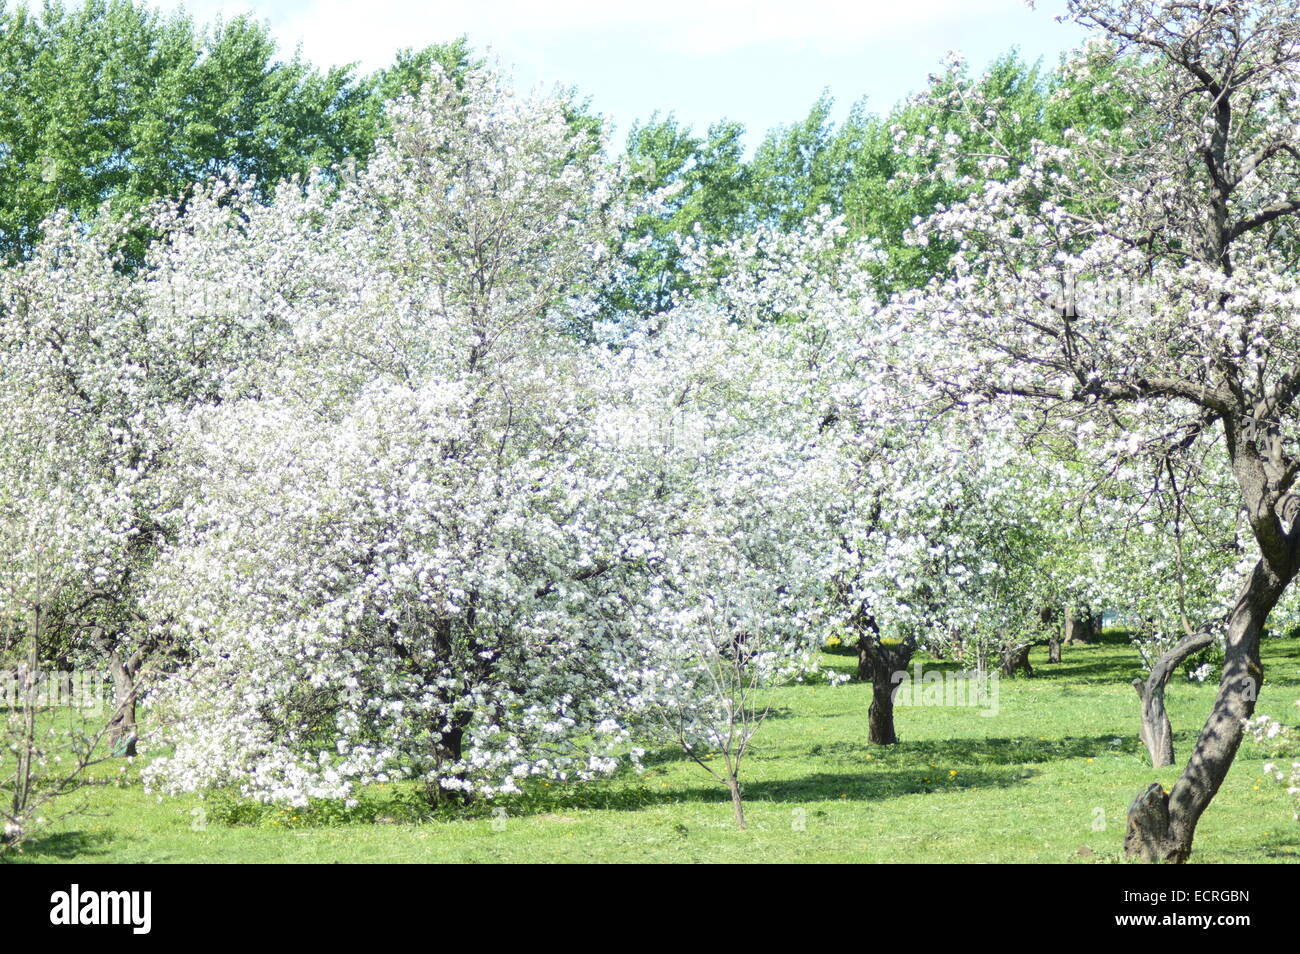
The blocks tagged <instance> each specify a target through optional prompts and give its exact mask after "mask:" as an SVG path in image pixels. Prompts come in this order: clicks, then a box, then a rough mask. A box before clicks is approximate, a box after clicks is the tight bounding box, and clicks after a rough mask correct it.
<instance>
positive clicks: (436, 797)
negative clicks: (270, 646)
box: [425, 716, 473, 805]
mask: <svg viewBox="0 0 1300 954" xmlns="http://www.w3.org/2000/svg"><path fill="white" fill-rule="evenodd" d="M468 726H469V717H468V716H459V717H458V718H457V719H456V720H455V721H454V722H452V724H451V725H450V726H449V727H448V728H446V729H442V730H440V734H441V736H442V739H441V740H440V741H439V742H438V745H437V749H436V762H437V774H438V775H439V776H440V778H439V781H437V782H434V783H432V784H429V783H428V782H426V784H425V797H426V798H427V799H428V800H429V802H430V803H431V804H433V805H448V804H456V805H465V804H468V803H469V802H470V801H472V800H473V795H472V794H471V793H470V792H468V791H466V790H465V789H461V788H444V787H443V785H442V784H441V777H442V776H443V774H444V772H443V766H444V765H447V764H453V765H454V764H455V763H457V762H459V761H460V760H461V758H462V757H463V756H464V746H465V730H466V728H468Z"/></svg>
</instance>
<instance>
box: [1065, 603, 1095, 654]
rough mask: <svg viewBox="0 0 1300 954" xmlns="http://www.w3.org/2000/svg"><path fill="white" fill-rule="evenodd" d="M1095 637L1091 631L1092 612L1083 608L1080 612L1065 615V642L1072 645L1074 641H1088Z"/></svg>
mask: <svg viewBox="0 0 1300 954" xmlns="http://www.w3.org/2000/svg"><path fill="white" fill-rule="evenodd" d="M1095 638H1096V633H1094V632H1093V626H1092V614H1091V613H1090V612H1088V611H1087V610H1085V611H1084V612H1082V613H1073V612H1072V613H1067V614H1066V615H1065V644H1066V645H1067V646H1073V645H1074V644H1075V643H1090V642H1092V641H1093V640H1094V639H1095Z"/></svg>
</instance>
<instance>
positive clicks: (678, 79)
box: [152, 0, 1082, 147]
mask: <svg viewBox="0 0 1300 954" xmlns="http://www.w3.org/2000/svg"><path fill="white" fill-rule="evenodd" d="M152 3H153V5H154V6H156V7H158V8H160V9H162V10H173V9H175V8H176V7H177V6H178V5H179V4H178V3H177V2H176V0H152ZM184 7H185V9H186V10H187V11H188V12H189V13H190V14H191V15H192V16H193V17H194V18H195V19H196V20H197V21H199V22H207V21H210V20H212V19H213V18H214V17H216V16H218V15H222V16H225V17H227V18H229V17H231V16H234V15H237V14H240V13H247V14H251V15H252V16H254V17H255V18H257V19H259V20H263V21H265V22H266V23H267V24H269V26H270V28H271V31H272V33H273V34H274V35H275V36H276V37H277V39H278V40H279V41H280V43H281V46H282V47H283V48H284V49H285V50H286V52H288V51H291V50H292V49H293V48H294V47H295V46H297V45H298V44H301V47H302V52H303V54H304V56H305V57H306V58H307V59H309V60H310V61H312V62H313V63H315V64H317V65H321V66H324V65H336V64H343V63H351V62H356V63H358V64H359V66H360V68H361V69H362V70H363V71H370V70H373V69H377V68H379V67H382V66H385V65H386V64H388V63H389V62H390V61H391V60H392V57H393V54H394V53H395V52H396V51H397V50H398V49H401V48H402V47H414V48H417V49H418V48H420V47H423V46H427V45H428V44H430V43H437V42H445V41H447V40H452V39H455V38H456V37H458V36H461V35H462V34H463V35H465V36H467V37H468V39H469V42H470V44H471V45H472V46H473V47H474V49H475V50H476V51H479V52H487V53H488V54H489V55H490V56H491V57H493V58H495V59H496V60H497V61H498V62H499V64H500V66H501V67H502V68H504V69H505V70H506V71H507V72H509V73H511V74H512V76H513V78H514V82H515V84H516V85H517V86H518V87H519V88H521V89H529V88H532V87H534V86H538V85H542V86H546V87H550V86H553V85H555V84H557V83H558V84H561V85H564V86H574V87H576V88H577V89H578V91H579V93H580V94H582V95H583V96H587V97H590V100H591V105H592V107H593V109H594V110H595V111H596V112H599V113H601V114H603V115H604V116H606V117H607V118H609V119H610V120H612V121H613V123H614V125H615V129H616V133H615V135H616V137H621V136H622V135H623V134H625V133H626V132H627V129H628V127H629V126H630V125H631V124H632V122H633V121H634V120H644V119H646V118H648V117H649V116H650V115H651V114H652V113H654V112H655V111H658V112H659V113H660V114H661V115H662V114H665V113H668V112H672V113H673V114H675V115H676V117H677V119H678V120H679V121H681V122H683V123H686V124H688V125H690V126H692V127H694V128H695V129H696V130H697V131H701V132H702V131H703V130H704V129H705V128H706V127H707V126H708V125H709V124H710V123H711V122H714V121H716V120H718V119H723V118H726V119H730V120H734V121H738V122H740V123H743V124H744V125H745V127H746V129H747V130H748V131H749V137H748V140H747V141H748V143H749V145H750V146H751V147H753V146H754V145H755V144H756V143H757V140H758V138H759V137H760V136H761V134H762V133H763V132H765V131H766V130H768V129H771V128H772V127H774V126H778V125H784V124H788V123H793V122H797V121H798V120H800V119H802V118H803V117H804V116H806V115H807V113H808V110H809V108H810V107H811V106H812V104H813V102H814V101H815V100H816V98H817V97H818V95H820V94H821V93H822V92H823V91H826V92H828V93H829V94H830V95H831V96H832V97H833V98H834V99H835V103H836V113H835V115H836V116H843V115H844V113H845V112H847V110H848V108H849V106H850V105H852V104H853V103H854V102H856V101H857V100H860V99H862V98H864V97H865V98H866V101H867V108H868V109H869V110H871V111H873V112H883V111H886V110H887V109H888V108H889V107H890V106H891V105H893V104H894V103H895V102H897V101H898V100H900V99H901V98H903V97H904V96H906V95H908V94H909V93H912V92H915V91H917V90H919V89H921V88H923V87H924V85H925V81H926V77H927V76H928V75H929V74H930V73H932V72H936V71H938V70H939V69H940V67H941V63H942V61H943V58H944V57H945V56H946V55H947V53H948V52H949V51H951V50H957V51H960V52H961V53H963V54H964V55H965V56H966V57H967V59H968V60H969V61H970V63H971V64H972V65H973V66H976V67H981V68H982V67H983V66H985V65H987V64H988V62H989V61H991V60H992V59H993V58H995V57H996V56H998V55H1000V54H1002V53H1004V52H1006V51H1007V50H1008V49H1010V48H1011V47H1013V46H1014V47H1016V48H1018V49H1019V51H1020V53H1021V55H1022V56H1023V57H1024V58H1026V59H1029V60H1035V59H1038V58H1039V57H1042V58H1043V59H1044V61H1045V63H1047V64H1048V65H1051V64H1054V63H1055V62H1056V60H1057V57H1058V56H1059V55H1060V54H1061V52H1063V51H1065V50H1068V49H1071V48H1073V47H1075V46H1077V45H1079V41H1080V37H1081V35H1082V34H1081V31H1080V30H1079V28H1078V27H1076V26H1075V25H1073V24H1062V23H1058V22H1056V19H1055V15H1056V14H1057V13H1059V12H1060V10H1061V9H1062V7H1063V2H1062V0H1038V3H1037V4H1036V7H1037V9H1029V7H1028V6H1027V5H1026V3H1025V0H857V2H851V0H785V2H780V0H747V2H746V0H632V2H622V0H615V2H611V0H603V2H602V0H532V2H529V0H478V2H465V0H460V2H457V0H189V2H187V3H185V4H184Z"/></svg>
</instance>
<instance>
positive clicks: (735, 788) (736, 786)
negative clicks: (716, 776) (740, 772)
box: [727, 775, 745, 831]
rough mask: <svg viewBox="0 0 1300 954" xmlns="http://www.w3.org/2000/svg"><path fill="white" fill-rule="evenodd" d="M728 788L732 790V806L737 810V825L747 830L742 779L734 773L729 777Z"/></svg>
mask: <svg viewBox="0 0 1300 954" xmlns="http://www.w3.org/2000/svg"><path fill="white" fill-rule="evenodd" d="M727 788H728V789H729V790H730V792H731V807H732V808H734V809H735V810H736V826H737V827H738V828H739V829H740V830H741V831H744V830H745V803H744V802H743V801H741V798H740V780H739V779H737V778H736V777H735V776H734V775H731V776H728V777H727Z"/></svg>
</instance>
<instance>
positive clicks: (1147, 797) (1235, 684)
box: [1124, 559, 1295, 863]
mask: <svg viewBox="0 0 1300 954" xmlns="http://www.w3.org/2000/svg"><path fill="white" fill-rule="evenodd" d="M1277 565H1278V564H1277V563H1276V562H1274V564H1273V566H1272V567H1270V565H1269V562H1268V561H1267V560H1264V559H1261V560H1260V561H1259V563H1257V564H1256V565H1255V568H1254V570H1253V571H1252V572H1251V575H1250V578H1249V579H1248V580H1247V581H1246V584H1245V586H1244V587H1243V588H1242V592H1241V595H1240V596H1239V597H1238V598H1237V603H1236V605H1235V606H1234V607H1233V610H1232V613H1231V614H1230V615H1229V617H1228V630H1227V646H1226V650H1225V659H1224V663H1223V678H1222V679H1221V680H1220V682H1219V695H1218V697H1217V698H1216V699H1215V701H1214V708H1213V710H1211V712H1210V716H1209V718H1208V719H1207V720H1206V722H1205V727H1204V728H1202V729H1201V734H1200V737H1199V738H1198V739H1197V740H1196V748H1195V749H1194V750H1193V752H1192V757H1191V759H1190V760H1189V761H1188V763H1187V767H1186V768H1185V769H1184V770H1183V774H1182V777H1181V778H1179V779H1178V781H1177V782H1176V783H1175V784H1174V787H1173V789H1172V790H1171V791H1170V793H1169V794H1168V796H1166V795H1165V794H1164V790H1163V789H1162V788H1161V787H1160V786H1159V785H1156V784H1153V785H1151V786H1149V787H1148V788H1147V789H1146V790H1145V791H1143V792H1142V793H1141V794H1140V795H1138V797H1137V798H1135V799H1134V800H1133V803H1132V804H1131V805H1130V806H1129V811H1128V831H1127V833H1126V834H1125V837H1124V852H1125V854H1127V855H1129V856H1130V857H1135V858H1141V859H1143V860H1145V861H1162V862H1163V861H1169V862H1177V863H1181V862H1183V861H1186V860H1187V857H1188V856H1189V855H1190V854H1191V851H1192V838H1193V836H1194V835H1195V833H1196V824H1197V822H1198V821H1200V818H1201V815H1202V813H1204V811H1205V809H1206V808H1207V807H1209V804H1210V802H1211V800H1212V799H1213V798H1214V796H1215V794H1216V793H1217V792H1218V791H1219V786H1220V785H1222V784H1223V780H1224V779H1225V778H1226V777H1227V775H1228V769H1229V768H1230V767H1231V766H1232V760H1233V758H1235V757H1236V754H1237V749H1238V747H1239V746H1240V745H1241V737H1242V732H1243V731H1244V730H1243V723H1244V722H1245V720H1246V719H1248V718H1250V716H1251V714H1252V713H1253V712H1254V711H1255V701H1256V699H1257V698H1258V695H1259V687H1260V683H1261V682H1262V681H1263V677H1264V672H1263V669H1262V668H1261V666H1260V660H1259V638H1260V634H1261V632H1262V631H1263V629H1264V622H1265V621H1266V620H1267V619H1268V614H1269V613H1270V612H1271V611H1272V609H1273V607H1274V606H1275V605H1276V604H1277V601H1278V599H1279V598H1280V597H1281V595H1282V593H1283V591H1284V590H1285V589H1286V587H1287V584H1289V583H1290V582H1291V578H1292V577H1294V575H1295V572H1294V569H1293V568H1292V567H1291V565H1290V562H1289V561H1288V563H1287V564H1285V566H1286V572H1285V573H1284V574H1282V575H1279V573H1278V572H1277V571H1276V569H1274V568H1273V567H1276V566H1277Z"/></svg>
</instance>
